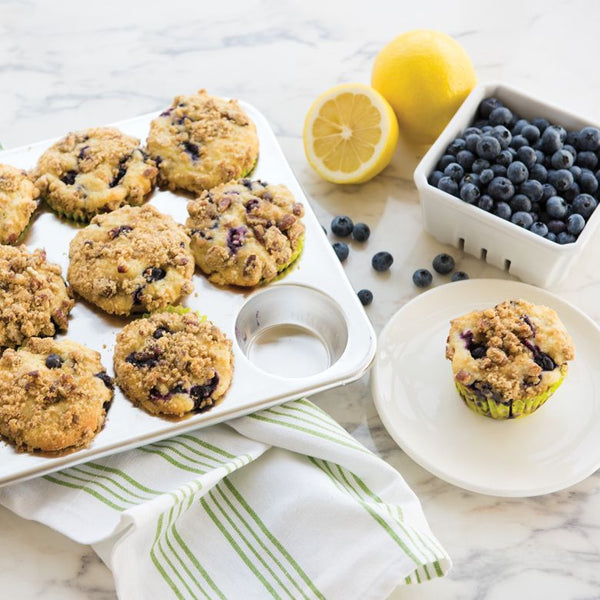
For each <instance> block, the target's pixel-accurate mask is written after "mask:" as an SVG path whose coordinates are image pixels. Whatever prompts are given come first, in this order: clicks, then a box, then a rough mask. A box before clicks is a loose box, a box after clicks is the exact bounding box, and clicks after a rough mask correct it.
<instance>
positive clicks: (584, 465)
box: [371, 279, 600, 497]
mask: <svg viewBox="0 0 600 600" xmlns="http://www.w3.org/2000/svg"><path fill="white" fill-rule="evenodd" d="M511 298H523V299H524V300H528V301H529V302H532V303H534V304H545V305H546V306H550V307H552V308H553V309H554V310H556V312H557V313H558V315H559V317H560V319H561V320H562V321H563V323H564V324H565V326H566V328H567V330H568V331H569V333H570V334H571V336H572V338H573V341H574V344H575V354H576V356H575V359H574V360H573V361H571V362H570V364H569V373H568V375H567V377H566V378H565V381H564V383H563V384H562V386H561V387H560V388H559V389H558V390H557V391H556V393H555V394H554V395H553V396H552V397H551V398H550V399H549V400H548V401H547V402H546V404H544V405H543V406H542V407H541V408H539V409H538V410H537V411H536V412H535V413H533V414H532V415H529V416H526V417H523V418H521V419H515V420H514V421H513V420H510V421H495V420H493V419H490V418H488V417H483V416H481V415H478V414H476V413H474V412H473V411H471V410H470V409H469V408H467V406H466V405H465V404H464V403H463V401H462V400H461V398H460V397H459V395H458V392H457V391H456V389H455V387H454V383H453V380H452V371H451V367H450V361H448V360H447V359H446V358H445V348H446V338H447V335H448V331H449V327H450V320H451V319H453V318H455V317H458V316H460V315H462V314H464V313H467V312H469V311H471V310H481V309H483V308H487V307H490V306H494V305H495V304H498V303H499V302H502V301H503V300H507V299H511ZM599 348H600V329H599V328H598V326H597V325H596V324H595V323H594V322H593V321H592V320H591V319H590V318H589V317H587V316H586V315H584V314H583V313H582V312H581V311H579V310H578V309H577V308H575V307H574V306H572V305H571V304H569V303H568V302H566V301H564V300H561V299H560V298H558V297H557V296H554V295H553V294H550V293H549V292H547V291H545V290H543V289H541V288H537V287H533V286H530V285H526V284H524V283H519V282H514V281H504V280H496V279H489V280H486V279H478V280H477V279H474V280H467V281H462V282H457V283H452V284H451V285H443V286H440V287H437V288H434V289H432V290H431V291H428V292H426V293H424V294H422V295H420V296H418V297H417V298H415V299H414V300H412V301H411V302H409V303H408V304H406V305H405V306H404V307H403V308H401V309H400V310H399V311H398V312H397V313H396V314H395V315H394V316H393V317H392V318H391V320H390V321H389V323H388V324H387V325H386V326H385V328H384V329H383V331H382V333H381V335H380V336H379V347H378V350H377V357H376V359H375V364H374V366H373V370H372V374H371V380H372V389H373V397H374V400H375V405H376V407H377V411H378V412H379V416H380V417H381V420H382V421H383V424H384V425H385V427H386V429H387V430H388V432H389V434H390V435H391V436H392V438H393V439H394V440H395V441H396V443H397V444H398V445H399V446H400V447H401V448H402V450H404V451H405V452H406V454H408V455H409V456H410V457H411V458H412V459H413V460H415V461H416V462H417V463H419V464H420V465H421V466H422V467H424V468H425V469H427V470H428V471H430V472H431V473H433V474H434V475H436V476H438V477H440V478H441V479H444V480H445V481H448V482H449V483H452V484H454V485H457V486H459V487H462V488H465V489H467V490H471V491H474V492H479V493H482V494H490V495H494V496H521V497H522V496H536V495H539V494H548V493H550V492H555V491H558V490H561V489H564V488H566V487H568V486H571V485H574V484H575V483H578V482H579V481H581V480H582V479H585V478H586V477H587V476H589V475H591V474H592V473H593V472H594V471H595V470H596V469H597V468H598V467H600V395H599V392H600V352H599V350H598V349H599Z"/></svg>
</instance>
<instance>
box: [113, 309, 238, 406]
mask: <svg viewBox="0 0 600 600" xmlns="http://www.w3.org/2000/svg"><path fill="white" fill-rule="evenodd" d="M114 367H115V373H116V378H117V383H118V385H119V387H120V388H121V389H122V390H123V392H124V394H125V395H126V396H127V397H128V398H129V399H130V400H131V401H132V402H133V403H134V404H137V405H139V406H141V407H142V408H144V409H145V410H146V411H148V412H149V413H152V414H162V415H171V416H177V417H181V416H184V415H186V414H188V413H196V412H204V411H207V410H208V409H209V408H211V407H212V406H214V404H215V403H216V402H218V401H219V400H220V399H221V398H222V396H223V395H224V394H225V392H226V391H227V389H228V388H229V385H230V384H231V378H232V375H233V353H232V351H231V341H230V340H229V339H227V337H226V336H225V335H224V334H223V333H222V332H221V331H220V330H219V328H218V327H216V326H215V325H213V324H212V323H211V322H210V321H207V320H206V319H203V318H201V317H198V316H197V315H196V314H195V313H191V312H188V313H187V314H182V313H181V312H170V311H165V312H159V313H154V314H153V315H151V316H150V317H148V318H142V319H138V320H136V321H133V322H132V323H129V325H127V326H126V327H124V328H123V330H122V331H121V332H120V333H119V334H118V335H117V343H116V346H115V354H114Z"/></svg>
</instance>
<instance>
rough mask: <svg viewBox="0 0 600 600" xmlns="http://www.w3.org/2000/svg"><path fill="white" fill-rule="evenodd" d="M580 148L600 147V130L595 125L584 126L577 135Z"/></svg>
mask: <svg viewBox="0 0 600 600" xmlns="http://www.w3.org/2000/svg"><path fill="white" fill-rule="evenodd" d="M577 145H578V148H579V150H592V151H593V152H595V151H596V150H598V148H599V147H600V131H599V130H598V129H596V128H595V127H584V128H583V129H582V130H581V131H580V132H579V135H578V136H577Z"/></svg>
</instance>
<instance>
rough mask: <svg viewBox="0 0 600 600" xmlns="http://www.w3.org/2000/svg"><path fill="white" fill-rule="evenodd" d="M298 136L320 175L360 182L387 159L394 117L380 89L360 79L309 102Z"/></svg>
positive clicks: (394, 133)
mask: <svg viewBox="0 0 600 600" xmlns="http://www.w3.org/2000/svg"><path fill="white" fill-rule="evenodd" d="M303 137H304V151H305V153H306V158H307V159H308V162H309V163H310V165H311V166H312V168H313V169H314V170H315V171H316V172H317V173H318V174H319V175H320V176H321V177H322V178H323V179H325V180H327V181H331V182H333V183H363V182H365V181H368V180H369V179H372V178H373V177H375V175H377V174H378V173H380V172H381V171H382V170H383V169H384V168H385V167H386V166H387V165H388V164H389V163H390V161H391V160H392V156H393V155H394V150H395V149H396V145H397V143H398V121H397V120H396V116H395V114H394V111H393V109H392V107H391V106H390V105H389V103H388V102H387V100H386V99H385V98H384V97H383V96H382V95H381V94H380V93H379V92H377V91H376V90H374V89H373V88H371V87H369V86H368V85H364V84H361V83H345V84H342V85H337V86H335V87H333V88H331V89H329V90H327V91H326V92H324V93H323V94H321V95H320V96H319V97H318V98H317V99H316V100H315V101H314V103H313V104H312V106H311V107H310V109H309V110H308V113H307V115H306V119H305V121H304V133H303Z"/></svg>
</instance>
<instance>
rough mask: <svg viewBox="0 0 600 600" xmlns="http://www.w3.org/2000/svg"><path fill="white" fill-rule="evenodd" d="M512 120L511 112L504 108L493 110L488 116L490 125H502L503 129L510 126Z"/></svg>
mask: <svg viewBox="0 0 600 600" xmlns="http://www.w3.org/2000/svg"><path fill="white" fill-rule="evenodd" d="M512 119H513V114H512V112H511V111H510V110H509V109H508V108H506V107H505V106H499V107H497V108H494V110H493V111H492V112H491V113H490V116H489V120H490V125H504V126H505V127H507V126H508V125H510V123H511V121H512Z"/></svg>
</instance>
